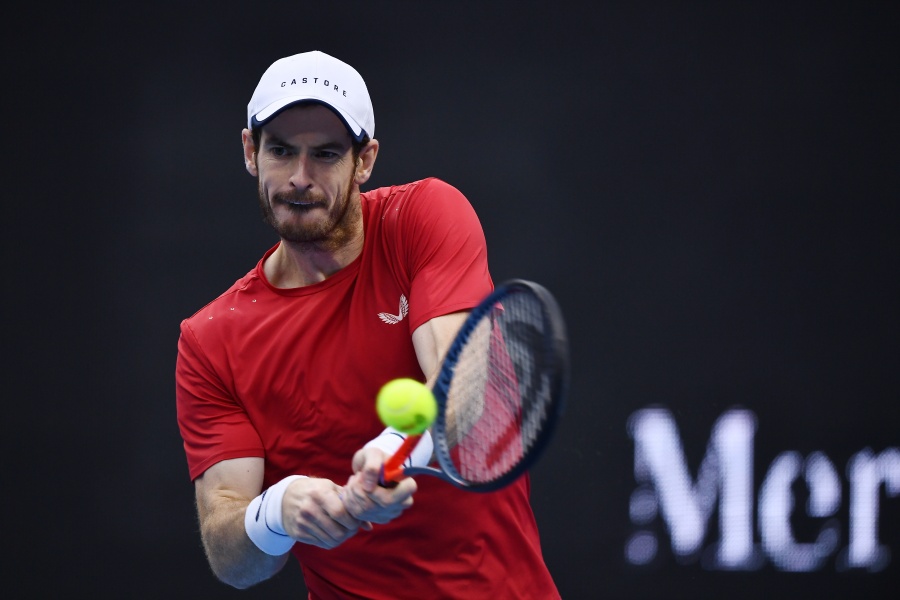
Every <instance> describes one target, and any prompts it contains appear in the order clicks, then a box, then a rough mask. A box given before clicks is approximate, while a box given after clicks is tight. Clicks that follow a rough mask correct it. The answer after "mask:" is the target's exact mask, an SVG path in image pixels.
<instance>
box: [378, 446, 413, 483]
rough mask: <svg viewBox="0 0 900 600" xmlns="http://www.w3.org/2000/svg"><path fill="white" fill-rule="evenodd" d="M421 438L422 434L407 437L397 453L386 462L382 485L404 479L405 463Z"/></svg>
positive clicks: (383, 468) (382, 472)
mask: <svg viewBox="0 0 900 600" xmlns="http://www.w3.org/2000/svg"><path fill="white" fill-rule="evenodd" d="M421 437H422V434H417V435H409V436H407V437H406V439H405V440H403V444H401V445H400V447H399V448H397V451H396V452H394V454H393V455H392V456H391V457H390V458H388V459H387V460H386V461H384V467H382V470H381V485H390V484H391V483H396V482H398V481H400V480H401V479H403V477H404V475H403V463H404V462H406V459H407V458H409V455H410V454H412V451H413V450H414V449H415V448H416V444H418V443H419V439H420V438H421Z"/></svg>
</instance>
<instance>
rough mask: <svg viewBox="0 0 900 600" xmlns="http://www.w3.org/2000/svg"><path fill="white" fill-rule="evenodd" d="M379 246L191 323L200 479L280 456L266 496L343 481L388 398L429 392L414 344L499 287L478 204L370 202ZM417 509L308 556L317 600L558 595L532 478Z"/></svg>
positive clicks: (414, 199)
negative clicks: (302, 282) (297, 485)
mask: <svg viewBox="0 0 900 600" xmlns="http://www.w3.org/2000/svg"><path fill="white" fill-rule="evenodd" d="M362 207H363V221H364V227H365V242H364V247H363V251H362V253H361V254H360V256H359V257H357V259H356V260H354V261H353V262H352V263H351V264H349V265H348V266H347V267H345V268H343V269H341V270H340V271H338V272H337V273H335V274H334V275H333V276H331V277H329V278H328V279H326V280H325V281H322V282H320V283H317V284H314V285H310V286H306V287H300V288H293V289H277V288H274V287H272V285H270V284H269V282H268V281H267V280H266V278H265V275H264V274H263V267H262V265H263V263H264V261H265V259H266V257H268V256H269V255H270V254H271V253H272V252H273V251H274V250H275V248H272V249H270V250H269V251H268V252H267V253H266V255H265V256H264V257H263V259H262V260H260V262H259V263H258V264H257V266H256V268H255V269H253V270H252V271H250V272H249V273H248V274H247V275H245V276H244V277H243V278H241V279H239V280H238V281H237V282H236V283H235V284H234V285H233V286H231V288H229V289H228V290H227V291H226V292H225V293H224V294H222V295H221V296H219V297H218V298H216V299H215V300H214V301H212V302H211V303H209V304H208V305H206V306H205V307H203V308H202V309H201V310H199V311H198V312H197V313H195V314H194V315H193V316H191V317H190V318H189V319H186V320H184V321H183V322H182V324H181V336H180V338H179V342H178V359H177V364H176V377H175V379H176V400H177V413H178V425H179V428H180V430H181V435H182V438H183V439H184V448H185V452H186V454H187V462H188V468H189V473H190V477H191V479H195V478H197V477H198V476H200V475H201V474H202V473H203V472H204V471H205V470H206V469H208V468H209V467H210V466H212V465H213V464H215V463H217V462H219V461H221V460H226V459H231V458H240V457H262V458H265V477H264V486H269V485H272V484H273V483H276V482H277V481H279V480H280V479H282V478H283V477H286V476H288V475H292V474H300V475H308V476H312V477H325V478H328V479H331V480H333V481H335V482H336V483H338V484H343V483H344V482H346V480H347V479H348V477H349V476H350V474H351V467H350V463H351V459H352V457H353V454H354V452H356V450H358V449H359V448H361V447H362V446H363V444H365V443H366V442H367V441H369V440H370V439H372V438H374V437H375V436H377V435H378V434H379V433H380V432H381V430H382V429H383V428H384V427H383V425H382V424H381V423H380V422H379V420H378V417H377V415H376V413H375V408H374V398H375V395H376V393H377V392H378V390H379V389H380V387H381V386H382V385H383V384H384V383H386V382H387V381H389V380H391V379H394V378H396V377H412V378H415V379H418V380H420V381H423V380H424V376H423V374H422V371H421V369H420V368H419V363H418V360H417V359H416V354H415V351H414V349H413V345H412V341H411V334H412V332H413V331H414V330H415V329H416V328H417V327H419V326H420V325H422V324H423V323H425V322H426V321H428V320H429V319H431V318H434V317H436V316H440V315H444V314H448V313H451V312H455V311H460V310H466V309H469V308H472V307H473V306H475V305H476V304H477V303H478V302H479V300H481V299H482V298H483V297H484V296H485V295H487V294H488V293H489V292H490V291H491V290H492V288H493V283H492V281H491V277H490V274H489V272H488V267H487V250H486V244H485V239H484V233H483V231H482V229H481V225H480V223H479V221H478V218H477V216H476V215H475V212H474V210H473V209H472V207H471V205H470V204H469V202H468V201H467V200H466V198H465V197H464V196H463V195H462V194H461V193H460V192H459V191H458V190H456V189H455V188H453V187H451V186H449V185H448V184H446V183H444V182H442V181H440V180H438V179H425V180H422V181H417V182H414V183H410V184H407V185H401V186H395V187H390V188H380V189H377V190H373V191H370V192H366V193H364V194H362ZM418 482H419V491H418V492H417V493H416V496H415V504H414V505H413V507H412V508H410V509H409V510H407V511H406V512H405V513H404V514H403V515H402V516H400V517H399V518H397V519H396V520H394V521H393V522H391V523H389V524H386V525H376V526H375V529H374V530H373V531H371V532H366V531H361V532H360V533H358V534H357V535H356V536H354V537H353V538H351V539H349V540H347V541H346V542H344V543H343V544H341V545H340V546H339V547H337V548H335V549H332V550H324V549H321V548H317V547H315V546H311V545H308V544H302V543H298V544H295V545H294V548H293V553H294V555H295V556H296V557H297V558H298V559H299V561H300V564H301V566H302V568H303V573H304V579H305V581H306V585H307V588H308V590H309V594H310V598H316V599H328V598H342V599H343V598H395V597H398V596H402V597H411V598H435V599H436V598H486V597H494V598H557V597H558V593H557V591H556V588H555V586H554V584H553V581H552V579H551V577H550V575H549V573H548V571H547V568H546V566H545V565H544V562H543V559H542V557H541V550H540V543H539V538H538V532H537V527H536V524H535V520H534V516H533V513H532V510H531V507H530V504H529V500H528V494H529V481H528V478H527V476H525V477H523V478H522V479H520V480H519V481H518V482H516V483H515V484H513V485H511V486H509V487H507V488H505V489H503V490H500V491H497V492H492V493H488V494H479V493H472V492H465V491H462V490H458V489H457V488H455V487H453V486H452V485H450V484H448V483H445V482H443V481H440V480H437V479H435V478H432V477H428V476H423V477H420V478H419V480H418Z"/></svg>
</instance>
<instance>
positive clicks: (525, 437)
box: [447, 293, 552, 482]
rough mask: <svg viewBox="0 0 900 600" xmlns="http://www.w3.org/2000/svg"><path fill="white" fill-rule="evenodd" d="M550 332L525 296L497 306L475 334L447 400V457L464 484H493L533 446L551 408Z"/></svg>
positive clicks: (536, 307) (515, 296)
mask: <svg viewBox="0 0 900 600" xmlns="http://www.w3.org/2000/svg"><path fill="white" fill-rule="evenodd" d="M549 328H550V325H549V323H548V322H547V321H546V319H545V315H544V312H543V309H542V307H541V304H540V303H539V302H538V301H537V300H536V299H535V298H534V297H533V296H532V295H530V294H525V293H517V294H513V295H511V296H508V297H506V298H504V299H503V302H502V306H501V305H496V306H495V307H494V309H493V310H491V311H490V313H489V316H488V317H487V318H485V319H483V320H482V321H481V322H480V323H479V325H478V326H477V327H476V328H475V329H474V330H473V332H472V335H471V336H470V338H469V340H468V342H467V344H466V346H465V347H464V348H463V350H462V352H461V354H460V359H459V362H458V363H457V366H456V369H455V371H454V375H453V380H452V382H451V386H450V390H449V393H448V396H447V401H448V405H447V406H448V411H447V427H448V433H449V436H448V437H449V439H451V440H452V443H455V448H454V449H453V451H452V452H451V458H452V460H453V463H454V466H455V467H456V469H457V471H458V472H459V474H460V475H461V476H462V477H463V478H464V479H466V480H467V481H470V482H488V481H492V480H495V479H497V478H499V477H501V476H503V475H505V474H506V473H508V472H509V471H510V470H512V469H513V468H514V467H515V466H516V465H518V464H519V463H520V462H521V461H522V459H523V458H524V457H525V456H526V455H527V453H528V450H529V449H530V448H531V446H533V445H534V443H535V442H536V440H537V437H538V434H539V433H540V431H541V429H542V428H543V423H544V421H545V420H546V419H547V416H548V406H549V405H550V404H551V401H552V399H551V390H550V383H549V374H548V369H549V366H548V365H547V364H546V359H545V353H546V349H547V342H546V340H547V336H549V335H550V334H551V332H550V330H549Z"/></svg>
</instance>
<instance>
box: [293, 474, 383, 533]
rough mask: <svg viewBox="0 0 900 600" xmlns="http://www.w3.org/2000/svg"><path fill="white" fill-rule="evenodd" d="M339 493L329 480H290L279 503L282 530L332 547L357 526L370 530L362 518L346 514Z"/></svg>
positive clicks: (340, 491)
mask: <svg viewBox="0 0 900 600" xmlns="http://www.w3.org/2000/svg"><path fill="white" fill-rule="evenodd" d="M342 492H343V488H341V486H339V485H337V484H335V483H334V482H333V481H331V480H329V479H316V478H312V477H307V478H303V479H298V480H296V481H294V482H293V483H291V485H290V486H289V487H288V488H287V490H286V491H285V493H284V498H283V499H282V503H281V514H282V519H283V524H284V531H285V533H287V534H288V535H289V536H291V537H292V538H294V539H295V540H297V541H298V542H301V543H304V544H311V545H313V546H318V547H320V548H334V547H336V546H338V545H340V544H341V543H343V542H344V541H346V540H348V539H350V538H351V537H353V536H354V535H356V533H357V532H358V531H359V529H360V528H363V529H371V528H372V525H371V524H370V523H368V522H367V520H366V519H365V517H361V518H357V517H355V516H353V515H352V514H350V512H349V511H348V510H347V508H346V507H345V506H344V503H343V502H342V500H341V495H342Z"/></svg>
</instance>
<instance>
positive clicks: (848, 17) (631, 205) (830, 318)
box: [3, 0, 900, 598]
mask: <svg viewBox="0 0 900 600" xmlns="http://www.w3.org/2000/svg"><path fill="white" fill-rule="evenodd" d="M9 11H11V12H10V13H9V15H8V18H7V19H6V23H5V25H6V29H7V33H6V35H5V36H4V47H5V48H4V65H5V66H4V91H5V94H4V101H3V102H4V106H5V108H6V110H4V114H5V117H6V119H5V128H4V129H5V134H6V135H5V136H4V137H5V151H4V163H5V166H4V171H6V173H5V174H6V177H5V178H4V179H5V181H6V182H7V185H8V191H7V197H6V201H5V202H4V236H3V247H4V262H5V264H6V265H7V266H9V267H11V269H12V271H11V273H9V275H8V277H7V278H6V283H5V284H4V290H5V293H4V300H5V301H4V309H5V310H4V311H3V313H4V315H3V319H4V328H5V330H6V331H7V332H8V333H7V335H6V336H5V337H6V340H7V342H6V344H4V345H5V346H6V356H7V360H6V364H7V367H6V369H8V374H7V380H8V381H9V382H10V384H9V385H8V386H7V387H6V393H5V394H4V405H5V409H6V410H5V411H4V412H5V415H6V418H5V421H6V425H7V435H6V436H4V438H5V440H6V441H5V445H8V447H7V448H6V451H5V453H4V454H5V458H6V461H7V462H6V466H7V469H6V471H7V472H9V471H11V472H12V477H11V478H9V477H7V478H5V481H6V482H7V484H6V486H5V490H6V496H7V501H6V505H7V509H6V513H7V518H6V519H5V524H4V525H3V532H4V538H5V543H6V546H7V551H6V553H5V554H6V557H7V558H6V559H5V562H4V563H3V571H4V574H5V577H6V579H7V581H8V582H16V584H17V585H18V586H19V589H20V590H23V596H38V595H44V594H47V593H49V594H51V595H54V594H55V595H59V594H62V593H64V594H66V595H74V593H76V592H82V593H86V594H88V595H89V596H110V597H131V598H139V597H146V598H160V597H166V598H173V597H211V596H216V597H221V598H231V597H234V598H263V597H302V592H301V591H300V590H301V589H302V582H301V579H300V576H299V572H298V569H297V568H296V566H295V565H294V564H293V563H292V564H291V565H290V566H289V568H287V569H286V570H285V571H284V572H283V573H282V574H280V575H279V576H277V577H276V578H275V579H274V580H272V581H269V582H266V583H264V584H261V585H260V586H258V587H257V588H255V589H254V590H252V591H246V592H236V591H233V590H231V589H230V588H227V587H226V586H224V585H222V584H219V583H218V582H217V581H216V580H215V579H214V578H213V576H212V575H211V574H210V572H209V570H208V568H207V566H206V562H205V558H204V556H203V553H202V549H201V547H200V541H199V534H198V532H197V525H196V517H195V513H194V507H193V488H192V485H191V483H190V481H189V479H188V474H187V467H186V463H185V459H184V455H183V452H182V448H181V440H180V437H179V434H178V430H177V425H176V421H175V404H174V362H175V350H176V342H177V336H178V325H179V322H180V320H181V319H183V318H185V317H187V316H189V315H190V314H191V313H193V312H194V311H195V310H197V309H199V308H200V307H201V306H202V305H203V304H205V303H206V302H207V301H209V300H211V299H212V298H213V297H214V296H216V295H217V294H218V293H220V292H221V291H224V290H225V289H226V288H227V287H228V286H229V285H230V284H231V283H232V282H233V281H234V280H235V279H237V278H238V277H240V276H241V275H243V274H244V273H245V272H246V271H248V270H249V269H250V268H251V267H252V266H253V265H254V264H255V263H256V262H257V261H258V259H259V257H260V256H261V255H262V253H263V252H264V251H265V250H266V249H267V248H268V247H269V246H271V245H272V244H273V243H274V241H275V238H274V237H273V234H272V233H271V231H269V230H268V228H267V227H266V226H265V225H264V224H263V223H262V222H261V221H260V219H259V217H258V209H257V206H256V199H255V182H254V180H253V178H251V177H250V176H249V175H247V173H246V172H245V171H244V169H243V165H242V157H241V150H240V130H241V128H242V127H243V124H244V123H245V120H246V104H247V102H248V101H249V98H250V95H251V93H252V91H253V89H254V87H255V86H256V83H257V82H258V80H259V77H260V76H261V75H262V72H263V71H264V70H265V69H266V68H267V67H268V66H269V64H270V63H271V62H273V61H274V60H275V59H277V58H280V57H282V56H286V55H289V54H294V53H297V52H301V51H305V50H311V49H319V50H323V51H325V52H328V53H330V54H332V55H334V56H337V57H338V58H341V59H343V60H345V61H347V62H349V63H350V64H352V65H354V66H355V67H356V68H357V69H358V70H359V71H360V72H361V73H362V74H363V76H364V77H365V79H366V81H367V84H368V86H369V91H370V93H371V96H372V98H373V103H374V106H375V114H376V134H377V136H376V137H377V138H378V139H379V141H380V142H381V151H380V154H379V159H378V163H377V166H376V169H375V172H374V177H373V180H372V181H371V182H370V184H369V185H368V186H367V187H366V188H365V189H369V188H372V187H376V186H381V185H390V184H393V183H402V182H405V181H410V180H414V179H420V178H423V177H427V176H437V177H440V178H443V179H445V180H447V181H449V182H450V183H452V184H453V185H455V186H456V187H458V188H459V189H460V190H462V191H463V192H464V193H465V194H466V195H467V196H468V197H469V199H470V200H471V202H472V203H473V205H474V206H475V208H476V210H477V211H478V213H479V215H480V216H481V219H482V223H483V226H484V229H485V231H486V234H487V238H488V243H489V256H490V260H491V265H492V273H493V276H494V279H495V281H497V282H499V281H502V280H504V279H507V278H510V277H525V278H529V279H533V280H536V281H539V282H541V283H543V284H544V285H545V286H547V287H548V288H550V289H551V290H552V291H553V292H554V293H555V294H556V295H557V296H558V299H559V301H560V303H561V304H562V307H563V309H564V311H565V313H566V317H567V320H568V322H569V325H570V334H571V344H572V355H573V376H572V386H571V394H570V396H569V403H568V406H567V411H566V414H565V416H564V419H563V421H562V423H561V426H560V429H559V430H558V432H557V436H556V438H555V439H554V443H553V445H552V446H551V448H550V449H549V451H548V453H547V454H546V455H545V457H544V458H543V459H542V462H541V463H539V464H538V465H537V466H536V468H535V469H534V471H533V502H534V507H535V511H536V514H537V518H538V523H539V526H540V527H541V530H542V535H543V547H544V552H545V557H546V560H547V563H548V564H549V566H550V568H551V570H552V571H553V573H554V575H555V578H556V580H557V582H558V586H559V589H560V591H561V592H562V595H563V597H564V598H596V597H607V598H670V597H673V598H674V597H725V596H727V597H732V598H735V597H751V598H758V597H770V598H774V597H778V598H782V597H783V598H787V597H795V596H798V595H803V596H809V597H849V596H850V595H851V594H853V595H854V597H855V596H857V595H858V596H859V597H869V598H871V597H876V596H882V597H886V596H887V595H888V594H889V590H890V588H892V587H893V588H894V589H896V586H897V584H898V583H900V577H898V573H900V558H898V557H897V556H896V555H897V554H898V553H900V499H898V498H896V497H893V498H890V497H887V496H885V495H884V493H882V503H881V514H880V523H879V531H880V539H881V543H882V544H884V545H885V546H887V547H888V548H889V549H890V550H891V551H892V552H893V555H894V556H893V557H892V560H891V561H890V562H889V563H888V564H887V566H886V567H885V568H884V569H882V570H881V571H878V572H873V573H870V572H868V571H865V570H862V571H845V570H840V569H839V568H838V567H837V566H836V563H835V561H834V560H829V561H827V563H826V566H825V567H824V568H823V569H822V570H821V571H819V572H816V573H782V572H779V571H778V570H777V569H776V568H775V567H773V566H772V565H771V564H770V563H767V564H765V565H763V566H762V567H761V568H760V569H759V570H758V571H755V572H749V573H747V572H721V571H719V572H711V571H707V570H705V569H704V568H703V567H702V566H701V565H700V564H699V563H697V562H693V563H688V564H681V563H679V562H678V561H676V560H674V559H672V558H671V556H670V554H671V553H669V556H668V557H667V555H666V554H665V553H662V554H661V557H660V560H659V561H657V562H656V563H654V564H653V565H650V566H647V567H644V568H636V567H633V566H629V565H628V563H627V562H626V561H625V558H624V547H625V543H626V540H627V539H628V537H629V535H630V534H631V532H632V531H633V529H634V527H633V525H631V523H630V521H629V513H628V506H629V504H628V503H629V497H630V495H631V493H632V491H633V490H634V488H635V479H634V473H633V467H634V448H633V443H632V440H631V439H630V438H629V436H628V432H627V430H626V423H627V419H628V417H629V415H631V414H632V413H634V412H635V411H636V410H638V409H640V408H644V407H647V406H650V405H662V406H664V407H666V408H668V409H669V410H671V411H672V412H673V414H674V415H675V418H676V419H677V421H678V426H679V428H680V431H681V439H682V440H683V443H684V449H685V453H686V456H687V457H688V460H689V464H690V465H691V468H692V469H696V467H697V465H698V464H699V461H700V459H701V458H702V456H703V453H704V450H705V447H706V443H707V441H708V439H709V435H710V429H711V427H712V426H713V423H714V422H715V420H716V419H717V418H718V417H719V416H720V415H721V413H722V412H724V411H725V410H726V409H727V408H729V407H731V406H733V405H742V406H744V407H747V408H749V409H751V410H752V411H753V412H754V413H755V414H756V415H757V417H758V420H759V426H758V430H757V438H756V447H755V453H756V456H755V460H756V463H755V464H756V467H755V471H756V489H758V486H759V481H760V479H761V478H762V477H763V476H764V475H765V472H766V469H767V466H768V465H769V464H770V463H771V462H772V460H773V459H774V458H775V457H776V456H777V455H779V454H780V453H782V452H784V451H787V450H797V451H799V452H801V453H802V454H808V453H810V452H813V451H817V450H818V451H823V452H825V453H826V455H827V456H828V457H829V458H830V460H831V461H832V462H833V463H834V464H835V466H836V467H837V469H838V471H839V473H840V474H841V475H842V476H844V471H845V466H846V464H847V462H848V461H849V460H850V458H851V457H852V456H853V455H854V454H855V453H856V452H859V451H860V450H862V449H863V448H871V449H872V450H873V451H875V452H880V451H881V450H883V449H885V448H889V447H896V446H898V445H900V435H898V424H900V419H898V414H900V411H898V409H897V405H896V402H897V398H898V392H900V378H898V373H900V368H898V367H900V361H898V358H900V353H898V342H897V340H898V334H900V319H898V311H897V306H900V286H898V266H900V260H898V258H900V256H898V251H900V242H898V240H897V235H898V225H900V219H898V217H900V210H898V207H897V190H898V184H900V176H898V174H900V168H898V167H900V152H898V135H900V122H898V114H897V109H898V106H900V85H898V84H900V35H898V31H900V18H898V16H900V12H898V9H897V7H896V4H895V3H890V2H845V3H829V2H825V3H821V2H784V3H782V2H771V3H770V2H629V3H624V2H623V3H608V2H600V3H581V2H577V3H570V2H565V1H557V2H552V3H530V2H452V3H451V2H440V3H439V2H431V1H421V2H413V1H403V2H379V1H370V2H355V1H352V0H347V1H345V2H341V3H313V2H296V1H295V2H272V1H257V2H206V3H188V2H178V3H175V2H157V3H152V4H148V5H140V4H128V3H124V4H108V5H102V4H94V5H92V6H87V4H85V5H84V6H82V5H60V6H54V5H52V4H50V5H48V4H40V5H34V6H32V8H28V9H23V8H21V7H19V8H11V9H9ZM846 485H847V484H846V478H844V486H845V488H844V497H845V500H844V508H843V509H842V513H841V514H840V515H839V518H840V519H841V520H842V523H843V526H842V536H843V539H844V540H846V536H847V514H846V497H847V493H848V490H847V489H846ZM801 492H802V491H798V493H801ZM800 504H801V503H800V501H799V500H798V506H799V505H800ZM714 521H715V518H713V522H714ZM460 526H465V525H464V524H460ZM659 531H663V529H662V528H661V526H660V529H659ZM714 541H715V535H714V532H713V533H711V534H710V540H709V543H713V542H714ZM660 544H661V546H663V547H665V546H666V544H667V541H666V538H665V537H664V535H663V537H661V538H660ZM844 545H845V544H844Z"/></svg>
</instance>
